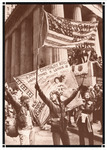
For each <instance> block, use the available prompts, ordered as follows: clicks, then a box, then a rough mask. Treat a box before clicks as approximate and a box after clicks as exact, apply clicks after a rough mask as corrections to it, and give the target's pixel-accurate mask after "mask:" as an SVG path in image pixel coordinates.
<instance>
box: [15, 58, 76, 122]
mask: <svg viewBox="0 0 107 150" xmlns="http://www.w3.org/2000/svg"><path fill="white" fill-rule="evenodd" d="M14 79H15V81H16V83H17V84H18V86H19V88H20V89H21V90H22V91H23V92H25V93H26V94H27V95H28V96H29V97H30V98H32V99H33V100H34V101H35V83H36V71H33V72H29V73H27V74H24V75H21V76H18V77H15V78H14ZM38 83H39V85H40V88H41V90H42V91H43V93H44V94H45V95H46V97H47V98H49V99H50V93H51V92H53V91H55V90H57V91H60V92H62V93H63V96H62V100H65V99H66V98H68V97H69V96H70V95H71V93H72V92H73V89H76V88H77V87H78V84H77V81H76V79H75V76H74V74H73V72H72V71H71V67H70V66H69V64H68V62H66V61H62V62H56V63H54V64H52V65H48V66H46V67H43V68H40V69H39V70H38ZM69 106H70V105H69ZM69 109H70V108H69ZM34 113H35V115H36V116H35V117H36V118H38V120H39V122H40V125H42V124H44V123H45V121H46V119H47V118H48V116H49V108H48V106H47V105H45V104H44V102H43V101H42V100H41V98H40V97H39V95H37V99H36V103H35V112H34Z"/></svg>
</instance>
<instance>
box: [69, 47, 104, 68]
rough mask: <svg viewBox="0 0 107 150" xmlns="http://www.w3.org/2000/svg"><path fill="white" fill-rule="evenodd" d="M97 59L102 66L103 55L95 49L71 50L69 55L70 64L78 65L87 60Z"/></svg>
mask: <svg viewBox="0 0 107 150" xmlns="http://www.w3.org/2000/svg"><path fill="white" fill-rule="evenodd" d="M88 60H89V61H97V62H98V63H99V64H100V66H101V67H102V57H101V56H98V55H97V53H96V51H95V50H91V51H86V50H78V49H77V50H71V51H70V54H69V55H68V62H69V64H70V65H78V64H81V63H86V62H87V61H88Z"/></svg>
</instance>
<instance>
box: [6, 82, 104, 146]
mask: <svg viewBox="0 0 107 150" xmlns="http://www.w3.org/2000/svg"><path fill="white" fill-rule="evenodd" d="M35 88H36V89H37V90H38V92H39V96H40V97H41V99H42V100H43V101H44V103H45V104H46V105H47V106H48V107H49V109H50V114H51V115H50V116H51V117H50V119H49V120H48V122H47V124H49V125H50V126H51V131H52V138H53V144H54V145H60V139H61V140H62V143H63V145H70V143H71V142H70V139H69V135H68V132H67V127H68V125H69V124H68V123H69V120H68V119H67V112H66V111H65V108H66V105H67V104H68V103H70V102H71V101H72V100H73V99H74V98H75V96H76V95H77V93H78V91H80V93H81V99H82V103H81V105H80V106H79V107H76V108H75V109H74V110H72V112H73V113H72V114H73V117H74V120H75V123H76V125H77V127H78V132H79V138H80V145H85V142H84V136H85V135H84V133H86V135H87V137H88V138H89V145H93V144H94V143H93V141H94V140H93V129H92V124H93V122H96V121H100V123H101V129H100V130H99V132H100V133H102V127H103V124H102V104H103V90H102V86H100V85H98V84H96V85H95V86H94V87H92V86H90V87H86V86H83V85H81V86H80V87H79V88H77V89H76V90H75V91H74V92H73V93H72V94H71V96H70V97H69V98H67V99H66V100H65V101H61V97H60V94H59V93H58V92H55V93H54V95H55V96H51V97H50V100H49V99H48V98H47V97H46V96H45V95H44V93H43V92H42V90H41V88H40V86H39V85H38V84H36V86H35ZM33 110H34V108H33V102H32V100H31V99H29V97H28V96H26V95H23V93H22V92H21V91H20V90H19V89H18V90H16V89H15V90H13V89H12V88H8V87H7V86H6V89H5V130H6V133H7V135H9V136H11V137H14V136H19V139H20V145H36V143H35V134H36V131H35V129H34V127H35V126H36V127H37V126H39V124H38V122H37V120H36V119H35V117H34V111H33Z"/></svg>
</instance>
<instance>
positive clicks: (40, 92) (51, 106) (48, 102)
mask: <svg viewBox="0 0 107 150" xmlns="http://www.w3.org/2000/svg"><path fill="white" fill-rule="evenodd" d="M35 88H36V90H38V92H39V96H40V98H41V99H42V100H43V102H44V103H45V104H47V106H48V107H49V108H50V109H51V110H52V111H54V109H55V107H54V104H53V103H52V101H51V100H49V99H48V98H47V97H46V96H45V94H44V93H43V92H42V90H41V89H40V87H39V85H38V83H37V84H36V85H35Z"/></svg>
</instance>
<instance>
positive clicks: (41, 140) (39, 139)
mask: <svg viewBox="0 0 107 150" xmlns="http://www.w3.org/2000/svg"><path fill="white" fill-rule="evenodd" d="M99 129H100V124H99V123H96V124H93V130H94V145H102V135H101V134H99V133H98V132H97V131H98V130H99ZM68 133H69V137H70V145H71V146H72V145H79V136H78V130H77V127H76V126H75V127H69V128H68ZM35 136H36V140H35V145H36V146H37V145H38V146H40V145H41V146H43V145H44V146H46V145H53V141H52V133H51V132H50V129H47V130H46V129H43V130H40V131H39V132H38V133H36V134H35ZM85 143H86V145H89V144H88V139H87V138H85ZM5 144H6V145H20V142H19V137H16V138H11V137H9V136H7V135H6V134H5ZM61 145H62V143H61Z"/></svg>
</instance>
